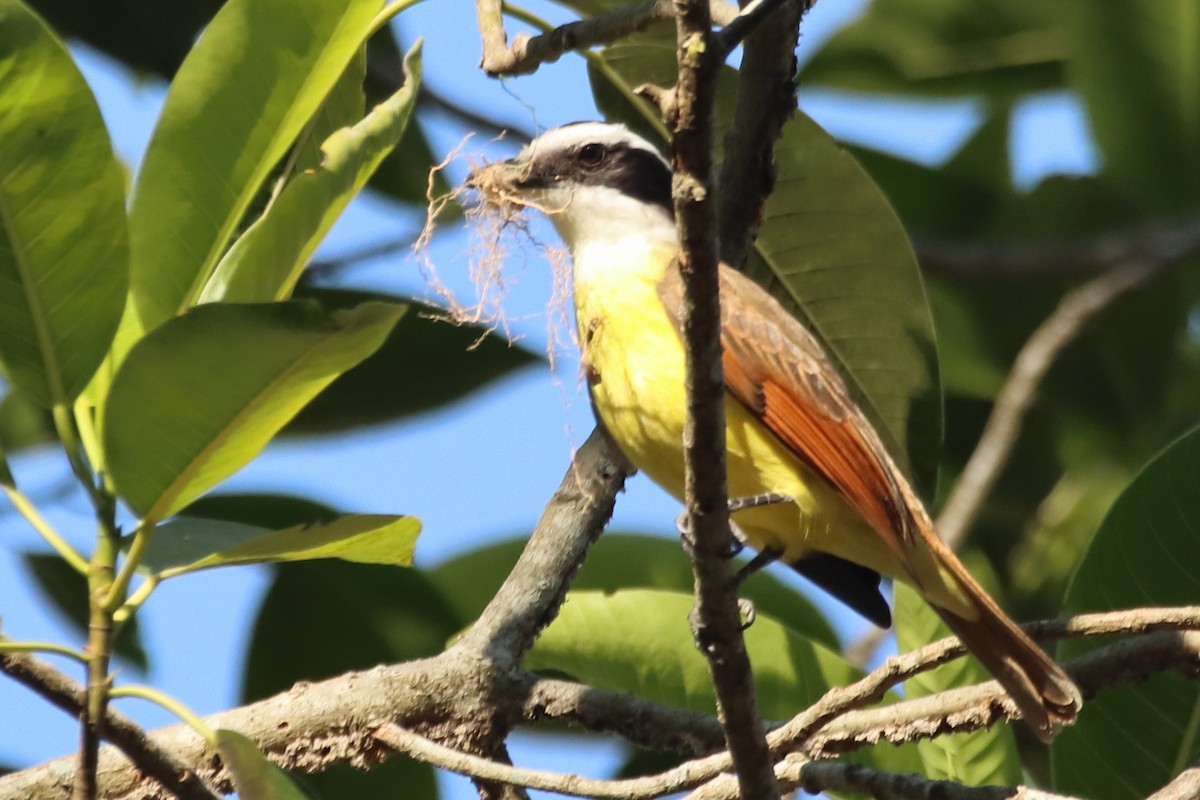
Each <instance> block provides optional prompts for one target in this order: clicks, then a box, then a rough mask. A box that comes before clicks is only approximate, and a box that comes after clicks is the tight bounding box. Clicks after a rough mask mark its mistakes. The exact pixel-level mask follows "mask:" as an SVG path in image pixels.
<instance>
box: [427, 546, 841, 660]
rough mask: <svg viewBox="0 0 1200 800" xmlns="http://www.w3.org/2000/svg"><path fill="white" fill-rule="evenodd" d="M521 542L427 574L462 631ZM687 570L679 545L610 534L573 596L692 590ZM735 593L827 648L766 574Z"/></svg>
mask: <svg viewBox="0 0 1200 800" xmlns="http://www.w3.org/2000/svg"><path fill="white" fill-rule="evenodd" d="M525 543H526V539H525V538H521V539H511V540H508V541H504V542H500V543H497V544H493V545H488V546H487V547H482V548H479V549H478V550H473V551H471V552H468V553H464V554H463V555H460V556H457V557H456V558H452V559H450V560H449V561H446V562H444V563H442V564H440V565H438V566H437V567H436V568H434V569H433V570H429V571H428V573H427V574H428V575H429V579H430V580H432V581H433V582H434V583H435V584H436V585H437V586H438V587H439V588H440V589H441V590H442V594H443V595H444V596H445V598H446V601H447V602H448V603H450V604H451V605H452V606H454V608H455V609H456V610H457V611H458V613H459V615H460V618H461V620H462V626H463V627H465V626H466V625H468V624H469V623H470V622H471V621H472V620H474V619H475V618H476V617H477V616H478V615H479V612H480V611H482V610H483V607H484V606H485V605H486V604H487V602H488V601H489V600H490V599H491V598H492V595H494V594H495V593H496V590H497V589H499V588H500V584H501V583H502V582H503V581H504V578H505V577H506V576H507V575H508V573H509V572H510V571H511V570H512V567H513V565H514V564H516V563H517V558H518V557H519V556H520V555H521V551H522V550H524V549H525ZM692 585H693V578H692V566H691V562H690V561H689V560H688V557H687V555H686V554H685V553H684V552H683V548H681V547H680V546H679V542H678V541H673V540H671V539H665V538H662V537H660V536H646V535H639V534H631V533H618V532H615V531H609V532H606V533H605V534H604V536H603V537H601V538H600V541H598V542H597V543H596V544H595V546H594V547H592V550H591V552H589V553H588V557H587V560H586V561H585V562H584V563H583V567H581V568H580V570H579V574H578V575H577V576H576V577H575V579H574V580H573V581H571V586H572V588H573V589H575V590H583V589H592V590H599V591H605V592H615V591H619V590H623V589H633V588H646V589H670V590H674V591H676V592H690V591H691V590H692ZM739 593H740V594H741V596H742V597H745V598H747V599H749V600H751V601H753V602H754V607H755V609H756V611H758V612H759V613H762V614H766V615H767V616H769V617H773V618H774V619H776V620H778V621H779V622H780V623H782V624H783V625H785V626H787V627H788V628H789V629H791V630H793V631H795V632H797V633H801V634H803V635H805V636H807V637H809V638H810V639H812V640H813V641H815V642H818V643H820V644H823V645H826V646H827V647H830V648H836V647H837V646H838V641H837V636H836V635H835V634H834V632H833V629H832V628H831V627H830V626H829V623H828V622H827V621H826V619H825V617H824V616H822V614H821V612H820V611H818V610H817V609H816V608H815V607H814V606H813V605H812V603H811V602H809V600H808V599H807V598H805V597H804V596H803V595H802V594H800V593H798V592H796V591H795V590H793V589H791V588H789V587H787V586H785V585H784V584H783V583H781V582H780V581H779V580H777V579H776V578H775V577H774V576H772V575H770V574H769V573H767V572H763V571H760V572H756V573H755V574H754V575H752V576H751V577H750V578H749V579H747V580H746V582H745V583H743V584H742V586H741V588H740V590H739Z"/></svg>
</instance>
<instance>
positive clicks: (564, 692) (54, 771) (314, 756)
mask: <svg viewBox="0 0 1200 800" xmlns="http://www.w3.org/2000/svg"><path fill="white" fill-rule="evenodd" d="M1026 630H1028V631H1029V632H1030V633H1031V634H1032V635H1034V636H1036V637H1038V638H1062V637H1078V636H1100V635H1114V634H1126V633H1129V632H1132V633H1133V634H1134V635H1135V636H1136V637H1137V638H1134V639H1129V640H1122V641H1120V642H1118V643H1116V644H1114V645H1110V646H1108V647H1103V648H1100V649H1097V650H1094V651H1092V652H1089V653H1088V654H1086V655H1084V656H1082V657H1081V658H1078V659H1075V660H1074V661H1072V662H1070V663H1069V664H1068V665H1067V666H1068V670H1069V671H1070V672H1071V674H1072V677H1074V678H1075V679H1076V681H1077V682H1078V683H1079V686H1080V688H1081V689H1082V690H1083V691H1084V693H1085V694H1086V695H1087V696H1089V697H1090V696H1094V695H1095V694H1096V693H1097V692H1098V691H1100V690H1101V689H1102V688H1105V687H1108V686H1115V685H1120V684H1129V683H1135V682H1137V681H1140V680H1142V679H1144V678H1145V677H1146V676H1148V675H1153V674H1155V673H1157V672H1161V671H1163V670H1165V669H1176V670H1179V671H1181V672H1183V673H1184V674H1186V675H1194V674H1195V673H1196V671H1197V669H1198V665H1200V606H1184V607H1179V608H1162V609H1138V610H1134V611H1120V612H1110V613H1103V614H1085V615H1080V616H1077V617H1073V618H1071V619H1068V620H1062V621H1057V620H1055V621H1049V622H1041V623H1036V624H1033V625H1028V626H1026ZM961 652H962V651H961V647H960V646H959V645H958V643H957V641H956V640H954V639H945V640H942V641H940V642H935V643H933V644H931V645H927V646H926V647H923V648H921V649H920V650H916V651H913V652H912V653H909V654H906V655H904V656H898V657H895V659H889V661H888V662H885V664H884V666H882V667H880V669H879V670H876V672H874V673H872V674H871V675H868V676H866V677H864V678H863V679H862V680H861V681H859V682H858V683H856V684H852V685H851V686H849V687H846V688H845V689H837V690H834V691H833V692H831V693H830V695H833V694H834V693H837V692H846V693H851V694H853V693H864V692H870V691H874V690H873V689H870V688H869V687H868V688H863V687H861V686H859V684H862V683H864V682H872V681H874V682H875V685H876V687H878V685H879V681H880V676H879V675H878V674H877V673H882V674H886V675H887V676H889V677H888V678H887V680H891V681H894V682H899V681H900V680H903V679H904V677H905V676H906V675H909V674H913V672H912V670H915V669H917V668H918V667H919V666H920V665H921V664H925V665H928V666H929V667H932V666H936V665H937V664H940V663H944V661H945V660H947V659H948V658H951V657H953V655H954V654H955V653H961ZM481 668H482V664H481V661H480V659H479V658H478V656H473V655H469V654H467V653H465V652H464V651H461V650H458V649H456V648H451V650H448V651H447V652H446V653H443V654H441V655H440V656H437V657H435V658H431V659H423V660H420V661H414V662H409V663H405V664H398V665H393V666H386V667H376V668H375V669H372V670H367V671H364V672H354V673H349V674H346V675H342V676H339V677H337V678H333V679H330V680H328V681H322V682H320V683H315V684H302V685H298V686H295V687H293V688H292V689H290V690H289V691H287V692H284V693H282V694H279V695H276V696H275V697H272V698H269V699H267V700H263V701H260V702H258V703H253V704H250V705H247V706H243V707H241V708H238V709H233V710H231V711H227V712H224V713H222V714H217V715H214V716H212V717H209V718H207V719H206V720H205V722H206V723H207V724H208V725H209V726H210V727H214V728H220V727H224V728H232V729H234V730H238V731H241V732H242V733H244V734H245V735H247V736H249V737H250V738H252V739H253V740H254V741H255V742H256V743H257V744H258V745H259V746H260V747H262V748H264V749H265V750H266V752H267V753H268V754H269V755H270V756H271V758H272V759H273V760H275V761H276V762H277V763H279V764H280V765H281V766H284V767H287V768H295V769H301V770H305V771H308V772H316V771H320V770H321V769H324V768H326V767H328V766H329V765H331V764H335V763H339V762H349V763H352V764H356V765H359V766H363V765H367V764H372V763H375V762H377V761H378V760H380V759H382V758H384V757H385V756H386V751H385V750H384V749H383V747H382V746H381V745H380V744H379V742H378V740H377V739H376V738H375V733H376V731H377V730H378V729H379V728H380V726H382V725H384V724H386V723H388V722H392V721H394V722H396V724H398V725H401V726H403V727H405V728H407V729H409V730H412V731H414V732H417V733H418V734H419V735H421V736H423V737H425V738H427V739H430V740H432V741H436V742H439V743H441V744H445V745H448V746H452V747H455V749H459V750H463V749H464V748H463V745H462V744H461V739H462V734H461V731H455V730H454V729H455V728H456V727H457V726H458V724H459V720H460V719H461V718H464V717H466V716H467V715H468V714H469V713H471V712H472V711H478V709H479V696H478V695H477V694H475V693H474V691H475V684H476V683H477V682H478V681H479V675H480V671H481ZM63 680H65V681H66V682H67V683H68V684H69V685H70V688H69V692H70V691H73V692H75V693H79V692H81V691H82V690H81V688H80V687H79V685H78V684H76V683H74V682H73V681H71V680H70V679H69V678H65V676H64V677H63ZM510 681H512V683H510V684H509V685H507V686H506V688H507V689H509V690H511V691H513V692H514V696H515V697H520V698H526V699H525V701H524V702H525V704H526V706H525V708H526V711H525V714H526V715H527V716H528V718H532V719H543V718H556V719H564V720H570V721H575V722H579V723H580V724H583V725H584V726H585V727H587V728H588V729H590V730H608V731H621V730H622V726H628V725H630V724H631V723H630V719H631V718H632V719H635V720H636V719H638V718H642V717H647V718H653V719H655V720H657V722H656V723H655V725H657V726H658V727H660V728H665V727H669V726H670V725H672V724H676V723H677V724H678V725H679V731H678V741H679V742H681V743H685V745H686V746H687V747H688V748H689V749H693V750H703V749H704V748H706V747H707V746H709V745H711V744H713V743H715V742H716V741H717V735H716V727H715V724H714V723H712V722H711V720H708V723H707V724H704V723H702V722H701V721H700V720H699V719H698V715H695V714H692V713H689V712H684V711H680V710H678V709H672V708H668V707H665V706H662V705H659V704H656V703H652V702H649V701H644V700H639V699H637V698H632V697H627V696H626V697H625V698H624V699H623V701H622V702H617V703H612V704H611V705H610V704H609V703H608V702H607V701H608V699H610V698H612V697H613V696H614V693H606V692H602V691H601V690H596V689H591V688H588V687H582V686H574V687H573V688H571V687H572V686H573V685H571V684H567V683H566V682H563V681H546V680H543V679H538V678H536V677H535V676H532V675H529V674H528V673H518V674H515V675H512V676H510ZM889 685H892V684H889ZM69 692H68V693H69ZM947 695H949V697H948V698H947ZM827 697H828V695H827ZM1003 701H1004V694H1003V692H1002V690H1001V689H1000V688H999V687H998V686H997V685H996V684H995V682H994V681H992V682H988V683H985V684H981V685H980V686H976V687H969V688H967V689H958V690H955V691H954V692H949V693H943V694H940V695H931V696H930V697H925V698H921V699H919V700H909V701H905V702H901V703H896V704H893V705H889V706H886V707H883V708H881V709H875V708H870V709H859V710H854V711H850V712H848V713H844V714H842V715H840V716H838V717H837V719H834V720H832V721H830V722H829V723H828V724H827V725H825V726H824V727H823V728H821V729H820V730H815V729H814V726H813V725H812V724H811V722H810V721H809V720H811V719H812V717H813V716H814V715H813V713H812V710H811V709H810V710H807V711H805V712H803V713H802V714H801V715H799V716H798V717H797V718H796V720H793V722H791V723H788V725H786V726H783V727H781V728H779V729H777V730H775V731H773V732H772V733H771V746H772V748H773V750H774V751H775V752H777V753H782V752H787V751H791V750H796V749H800V750H803V751H804V752H805V753H806V754H807V755H808V756H809V757H813V758H817V757H821V756H828V755H835V754H837V753H840V752H843V751H848V750H853V749H856V748H858V747H862V746H866V745H869V744H873V743H875V742H877V741H879V740H880V739H883V738H888V739H890V738H891V737H892V736H898V737H902V738H901V739H900V740H903V741H909V740H912V739H915V738H922V737H928V736H932V735H935V734H941V733H946V732H949V731H952V730H972V729H975V728H978V727H981V726H983V725H986V724H991V723H992V722H994V721H996V720H998V719H1000V718H1002V717H1004V716H1005V715H1006V711H1007V713H1008V714H1011V713H1013V711H1014V710H1013V709H1012V708H1007V709H1006V707H1005V705H1004V702H1003ZM828 703H829V701H828V700H826V699H825V698H823V699H822V700H821V701H819V702H818V704H817V706H821V705H822V704H828ZM817 706H814V708H817ZM827 707H828V706H827V705H826V708H827ZM806 715H807V716H806ZM822 716H824V715H823V714H822ZM802 718H804V719H802ZM115 720H116V721H115ZM797 721H799V722H797ZM108 726H109V731H110V732H112V731H113V730H114V729H115V728H117V727H118V726H119V715H115V713H114V712H111V711H110V714H109V719H108ZM805 737H806V740H803V741H802V739H805ZM149 741H150V742H151V744H152V745H153V746H155V747H157V748H159V749H160V750H162V751H163V752H166V753H170V754H171V755H172V756H173V757H174V758H175V759H176V762H177V763H182V764H189V765H194V768H195V770H196V772H197V773H198V774H199V775H201V776H203V777H205V778H208V779H210V780H211V782H212V783H213V785H214V786H217V787H218V788H221V789H228V788H229V784H228V781H227V780H226V778H225V776H224V774H223V773H222V772H221V770H220V765H219V762H218V761H217V760H216V757H215V756H216V754H215V753H214V752H212V751H211V750H210V749H209V748H208V747H207V745H206V744H205V742H204V741H203V740H202V739H201V738H200V737H199V736H197V735H196V734H195V733H194V732H193V731H192V730H191V729H190V728H188V727H186V726H184V725H175V726H172V727H169V728H164V729H161V730H158V731H154V732H153V733H151V734H150V735H149ZM656 741H661V740H656ZM451 743H454V744H451ZM73 763H74V761H73V759H72V758H70V757H68V758H64V759H59V760H57V761H52V762H48V763H45V764H42V765H39V766H37V767H33V768H30V769H27V770H24V771H22V772H18V773H14V774H12V775H8V776H5V777H0V800H37V798H43V797H61V796H62V791H63V784H64V782H65V781H69V780H70V775H71V770H72V767H73ZM730 765H731V761H730V759H729V754H728V753H724V752H722V753H716V754H715V755H711V756H707V757H704V758H701V759H698V760H695V761H691V762H688V763H687V764H683V765H681V766H680V767H677V768H675V769H673V770H668V771H667V772H664V773H662V774H661V775H660V776H651V777H652V778H654V779H655V780H659V781H661V782H663V783H664V784H665V782H667V781H673V782H674V783H673V784H672V785H677V786H680V787H681V788H687V787H688V786H696V785H699V784H700V783H703V782H704V781H707V780H711V779H712V778H715V777H717V776H718V775H720V774H721V773H722V772H727V771H728V770H729V769H730ZM100 781H101V795H102V796H103V797H107V798H132V797H138V798H143V797H144V798H154V799H157V798H166V797H169V796H170V795H169V793H168V792H166V791H165V790H163V789H162V788H161V787H158V786H155V785H154V784H152V783H148V782H147V781H146V780H145V778H144V776H143V775H142V774H141V773H140V772H139V771H138V770H137V769H136V768H135V767H134V766H133V765H131V764H130V763H129V762H128V761H126V760H125V759H124V758H122V757H121V755H119V754H118V753H117V752H116V751H115V750H114V749H113V748H104V750H103V751H102V753H101V764H100Z"/></svg>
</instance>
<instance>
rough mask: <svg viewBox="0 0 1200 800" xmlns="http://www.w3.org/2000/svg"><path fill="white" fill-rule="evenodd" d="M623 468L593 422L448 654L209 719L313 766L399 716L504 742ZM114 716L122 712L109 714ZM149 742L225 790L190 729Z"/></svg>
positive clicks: (461, 739)
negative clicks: (528, 662)
mask: <svg viewBox="0 0 1200 800" xmlns="http://www.w3.org/2000/svg"><path fill="white" fill-rule="evenodd" d="M628 471H629V467H628V465H627V464H626V463H625V460H624V458H623V457H622V456H621V454H620V452H619V451H618V450H617V449H616V447H615V445H613V443H612V441H611V440H610V439H609V438H608V436H607V435H606V434H604V433H603V432H602V431H599V430H597V431H595V432H594V433H593V434H592V435H591V436H590V437H589V438H588V440H587V441H586V442H585V443H584V444H583V446H582V447H580V449H579V451H578V452H577V453H576V454H575V458H574V459H573V461H572V464H571V468H570V469H569V470H568V471H567V474H566V475H565V476H564V478H563V481H562V484H561V485H560V487H559V489H558V491H557V492H556V493H555V495H554V497H553V498H552V499H551V501H550V503H549V504H548V505H547V508H546V511H545V513H544V514H543V516H542V519H541V520H540V521H539V522H538V525H537V527H536V528H535V529H534V532H533V535H532V536H531V537H530V540H529V543H528V544H527V545H526V548H525V551H524V552H523V553H522V556H521V559H520V560H519V561H518V564H517V566H516V567H515V568H514V569H513V571H512V573H510V575H509V576H508V578H507V579H506V580H505V582H504V585H503V586H502V587H501V589H500V591H499V592H497V594H496V596H495V597H494V598H493V600H492V602H491V603H490V604H489V605H488V608H487V609H486V610H485V611H484V614H483V616H482V617H481V618H480V620H479V622H478V623H477V624H476V626H474V627H473V628H472V629H471V630H470V631H468V632H467V633H466V634H464V636H463V637H462V638H461V639H460V640H459V641H458V642H457V643H456V644H455V645H454V646H452V647H451V648H450V649H448V650H447V651H446V652H444V653H442V654H440V655H438V656H436V657H434V658H430V659H422V660H419V661H413V662H408V663H405V664H398V665H393V666H387V667H377V668H375V669H373V670H367V671H365V672H357V673H349V674H347V675H343V676H340V677H337V678H333V679H330V680H327V681H322V682H320V683H311V684H307V683H306V684H299V685H297V686H295V687H293V688H292V689H291V690H289V691H287V692H284V693H282V694H279V695H276V696H275V697H272V698H269V699H267V700H263V701H261V702H258V703H253V704H250V705H247V706H243V707H241V708H238V709H234V710H232V711H228V712H225V713H222V714H217V715H215V716H213V717H211V718H209V719H207V720H206V722H207V723H208V724H209V725H210V727H213V728H229V729H232V730H236V731H239V732H240V733H242V734H244V735H246V736H249V737H250V738H251V739H253V740H254V741H255V743H256V744H258V746H259V747H260V748H262V749H263V751H264V752H266V753H267V755H268V756H269V757H271V758H272V759H274V760H275V761H276V762H277V763H279V764H281V765H282V766H285V767H288V768H295V769H301V770H304V771H309V772H316V771H320V770H321V769H324V768H325V767H326V766H328V765H330V764H333V763H338V762H349V763H351V764H354V765H357V766H364V765H369V764H373V763H375V762H377V761H379V760H381V759H382V758H384V757H386V755H387V750H386V748H384V747H382V746H381V745H380V744H379V743H378V742H377V741H376V740H375V738H374V736H373V731H374V729H375V728H377V727H378V726H379V725H382V724H383V723H385V722H388V721H393V720H394V721H397V722H398V723H399V724H402V725H405V726H410V727H412V728H414V729H416V730H419V731H420V732H421V733H422V735H424V736H427V737H429V738H431V739H433V740H435V741H438V742H442V743H445V744H448V745H450V746H453V747H455V748H456V749H461V750H465V751H468V752H472V753H477V754H480V753H481V754H485V755H489V756H490V755H494V754H495V753H496V752H501V751H502V746H503V738H504V737H505V736H506V735H507V734H508V732H509V730H510V729H511V727H512V725H513V724H514V722H515V721H518V720H520V719H521V718H522V711H523V709H524V698H525V697H526V696H527V695H528V694H529V692H530V690H531V688H532V687H533V685H534V684H535V683H536V680H537V678H536V676H534V675H532V674H531V673H529V672H527V671H525V670H523V669H520V668H519V667H518V666H517V663H518V662H519V658H520V655H521V654H522V653H523V652H524V648H526V647H528V642H529V641H530V640H531V639H532V637H533V636H534V635H535V634H536V632H537V631H538V630H540V629H541V627H542V626H543V625H544V624H545V623H546V622H547V621H549V619H551V618H552V616H553V612H554V610H555V609H556V608H557V607H558V605H559V604H560V603H561V602H562V597H563V595H564V594H565V592H566V588H567V584H568V582H569V581H570V578H571V577H572V576H573V575H574V574H575V571H576V570H577V569H578V567H579V564H580V563H581V562H582V560H583V555H584V553H585V552H586V549H587V546H588V545H589V544H590V543H591V542H592V541H594V540H595V538H596V536H597V535H598V534H599V532H600V530H601V528H602V527H603V525H604V523H605V522H606V521H607V519H608V515H609V514H610V513H611V511H612V505H613V502H614V499H615V497H616V494H617V492H618V491H619V490H620V488H621V486H622V485H623V484H624V480H625V477H626V475H627V474H628ZM64 679H65V678H64ZM65 680H67V681H69V679H65ZM76 688H77V690H79V691H82V690H81V689H78V687H77V686H76ZM107 719H108V720H113V719H116V718H115V717H114V716H113V715H112V714H111V713H110V714H109V717H108V718H107ZM110 732H111V730H110ZM152 741H153V742H154V743H156V744H157V745H158V746H159V747H160V748H161V749H162V750H164V751H166V752H169V753H173V754H175V756H176V757H177V758H178V759H179V761H181V762H182V763H185V764H190V765H194V768H195V770H196V772H197V773H198V774H199V775H200V776H202V777H203V778H205V779H207V780H209V781H210V782H211V783H212V784H213V785H214V786H216V787H218V788H219V789H220V790H222V791H225V790H229V789H230V784H229V780H228V776H227V775H226V774H225V773H224V771H223V770H222V768H221V766H220V761H219V759H218V758H217V754H216V753H215V752H214V751H213V750H212V749H211V748H210V747H209V746H208V745H207V743H206V742H205V741H204V740H203V739H201V738H200V737H199V736H197V735H196V734H195V733H194V732H192V731H191V729H189V728H187V727H186V726H173V727H171V728H166V729H164V730H162V731H159V732H158V733H156V734H155V735H154V736H153V737H152ZM65 774H66V775H68V776H69V774H70V773H69V771H68V772H67V773H65ZM63 775H64V772H63V770H62V769H61V766H60V762H49V763H48V764H45V765H42V766H40V767H35V768H33V769H29V770H25V771H23V772H20V773H15V774H13V775H10V776H7V777H4V778H0V798H4V799H5V800H9V799H11V800H16V798H21V800H30V799H31V798H39V797H51V796H57V795H56V793H55V792H56V791H57V789H58V787H59V785H60V782H61V781H69V780H70V778H69V777H63ZM98 777H99V781H100V793H101V795H102V796H105V797H139V798H140V797H150V798H158V797H166V796H168V794H169V793H168V792H166V790H164V789H162V788H161V787H160V786H155V785H151V784H148V783H147V782H146V781H145V780H144V778H143V776H142V774H141V773H139V772H138V771H137V770H135V769H132V768H131V767H130V765H128V764H127V763H125V762H124V761H123V759H121V758H120V757H119V756H117V755H116V753H114V752H113V751H112V749H111V748H105V750H104V751H103V752H102V758H101V762H100V769H99V775H98Z"/></svg>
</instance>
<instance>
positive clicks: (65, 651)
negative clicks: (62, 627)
mask: <svg viewBox="0 0 1200 800" xmlns="http://www.w3.org/2000/svg"><path fill="white" fill-rule="evenodd" d="M0 653H53V654H55V655H59V656H66V657H67V658H73V659H75V660H76V661H78V662H79V663H81V664H86V663H87V656H86V655H84V654H83V653H81V652H80V651H78V650H75V649H74V648H71V647H67V646H65V645H61V644H56V643H54V642H13V641H9V640H8V639H2V640H0Z"/></svg>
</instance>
